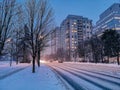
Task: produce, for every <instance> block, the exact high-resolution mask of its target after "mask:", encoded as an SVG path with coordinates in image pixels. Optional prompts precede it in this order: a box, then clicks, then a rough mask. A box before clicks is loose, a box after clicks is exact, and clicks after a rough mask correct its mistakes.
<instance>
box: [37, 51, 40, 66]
mask: <svg viewBox="0 0 120 90" xmlns="http://www.w3.org/2000/svg"><path fill="white" fill-rule="evenodd" d="M37 64H38V67H40V51H38V59H37Z"/></svg>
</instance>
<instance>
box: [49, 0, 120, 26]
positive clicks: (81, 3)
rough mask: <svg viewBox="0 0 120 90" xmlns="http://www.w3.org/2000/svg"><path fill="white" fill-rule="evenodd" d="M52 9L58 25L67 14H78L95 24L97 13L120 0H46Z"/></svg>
mask: <svg viewBox="0 0 120 90" xmlns="http://www.w3.org/2000/svg"><path fill="white" fill-rule="evenodd" d="M48 1H49V2H50V3H51V6H52V7H53V9H54V15H55V22H56V25H58V26H59V25H60V23H61V22H62V21H63V19H65V18H66V16H67V15H68V14H73V15H80V16H84V17H88V18H89V19H92V20H93V23H94V24H95V23H96V21H97V20H98V19H99V15H100V14H101V13H102V12H103V11H105V10H106V9H107V8H108V7H109V6H111V5H112V4H113V3H118V2H120V0H48Z"/></svg>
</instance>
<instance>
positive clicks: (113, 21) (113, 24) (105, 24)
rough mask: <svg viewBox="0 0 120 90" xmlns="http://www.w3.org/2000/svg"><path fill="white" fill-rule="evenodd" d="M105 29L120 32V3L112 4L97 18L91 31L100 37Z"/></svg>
mask: <svg viewBox="0 0 120 90" xmlns="http://www.w3.org/2000/svg"><path fill="white" fill-rule="evenodd" d="M106 29H113V30H117V31H118V32H120V3H114V4H113V5H112V6H110V7H109V8H108V9H106V10H105V11H104V12H103V13H102V14H101V15H100V16H99V20H98V21H97V23H96V26H95V27H94V30H93V31H94V33H95V34H97V35H98V36H101V35H102V33H103V32H104V31H105V30H106Z"/></svg>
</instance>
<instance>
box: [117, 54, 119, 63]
mask: <svg viewBox="0 0 120 90" xmlns="http://www.w3.org/2000/svg"><path fill="white" fill-rule="evenodd" d="M117 63H118V65H120V62H119V53H118V55H117Z"/></svg>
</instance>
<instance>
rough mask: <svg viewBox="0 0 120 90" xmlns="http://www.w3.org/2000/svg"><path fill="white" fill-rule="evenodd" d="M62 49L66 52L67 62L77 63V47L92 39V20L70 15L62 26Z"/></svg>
mask: <svg viewBox="0 0 120 90" xmlns="http://www.w3.org/2000/svg"><path fill="white" fill-rule="evenodd" d="M60 31H61V48H63V50H64V51H65V58H66V60H68V61H69V60H70V61H77V60H78V58H79V55H78V54H77V47H78V45H79V44H83V42H84V41H86V40H88V39H90V37H91V31H92V20H90V19H88V18H85V17H83V16H77V15H68V16H67V17H66V19H65V20H63V22H62V23H61V25H60Z"/></svg>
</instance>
